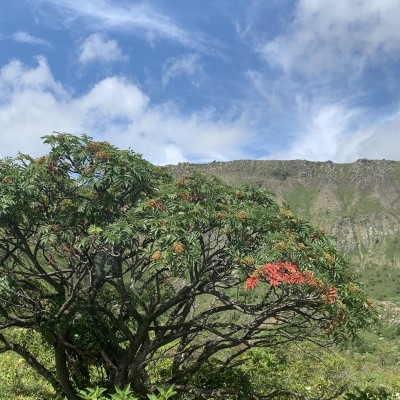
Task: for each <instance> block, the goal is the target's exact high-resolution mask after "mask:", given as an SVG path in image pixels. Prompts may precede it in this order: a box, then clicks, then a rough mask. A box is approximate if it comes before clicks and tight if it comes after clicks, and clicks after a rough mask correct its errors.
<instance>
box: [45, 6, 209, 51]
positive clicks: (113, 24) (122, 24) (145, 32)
mask: <svg viewBox="0 0 400 400" xmlns="http://www.w3.org/2000/svg"><path fill="white" fill-rule="evenodd" d="M39 1H41V2H42V3H45V4H47V5H48V6H49V7H51V8H52V9H53V11H55V12H57V13H58V14H59V15H61V17H62V18H63V23H64V24H68V23H70V22H72V21H74V20H77V19H83V20H85V21H86V23H87V24H88V26H90V27H91V28H92V29H94V30H100V29H105V30H123V31H133V32H136V33H137V34H139V35H142V36H144V37H145V38H146V39H148V40H149V41H154V40H155V39H158V38H163V39H169V40H173V41H176V42H179V43H181V44H183V45H185V46H188V47H193V48H201V47H203V40H204V39H203V37H202V36H201V35H200V34H196V33H193V32H191V31H188V30H187V29H185V28H184V27H182V26H181V25H180V24H179V23H178V22H177V21H175V20H174V19H173V18H171V17H169V16H167V15H165V14H163V13H162V12H161V11H159V10H158V9H157V8H156V7H155V6H154V5H152V4H151V3H149V2H135V3H132V2H118V3H116V2H113V3H111V2H110V1H108V0H86V1H80V0H39Z"/></svg>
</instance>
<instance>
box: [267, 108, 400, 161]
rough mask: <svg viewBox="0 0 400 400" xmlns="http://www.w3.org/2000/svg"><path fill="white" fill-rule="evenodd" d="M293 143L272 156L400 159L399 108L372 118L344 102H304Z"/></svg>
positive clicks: (337, 159) (344, 159)
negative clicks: (399, 144)
mask: <svg viewBox="0 0 400 400" xmlns="http://www.w3.org/2000/svg"><path fill="white" fill-rule="evenodd" d="M299 109H301V114H300V113H299V114H300V115H299V116H298V118H297V121H296V122H297V123H298V127H297V128H298V130H297V131H296V133H295V136H296V137H295V139H294V140H293V142H292V144H291V146H290V147H289V148H286V149H284V150H280V151H277V152H275V153H274V154H271V155H270V156H269V157H268V158H270V159H286V160H291V159H306V160H311V161H326V160H332V161H334V162H353V161H355V160H357V159H359V158H370V159H384V158H385V159H389V160H399V159H400V146H397V143H398V142H399V139H400V111H396V112H394V113H392V114H391V115H387V116H382V117H380V118H376V119H375V120H374V121H371V120H370V119H368V117H367V116H366V111H365V110H362V109H360V108H352V107H350V106H349V105H348V104H345V103H331V104H312V103H311V104H304V105H302V106H300V107H299Z"/></svg>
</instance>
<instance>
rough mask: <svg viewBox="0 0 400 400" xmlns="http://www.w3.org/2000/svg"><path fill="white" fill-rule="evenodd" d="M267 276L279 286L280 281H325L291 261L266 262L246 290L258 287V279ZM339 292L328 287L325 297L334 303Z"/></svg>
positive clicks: (313, 283)
mask: <svg viewBox="0 0 400 400" xmlns="http://www.w3.org/2000/svg"><path fill="white" fill-rule="evenodd" d="M260 278H266V279H268V281H269V284H270V285H271V286H277V285H278V284H279V283H284V284H289V285H293V284H298V285H300V284H308V285H311V286H317V287H321V286H323V283H322V282H321V281H319V280H316V279H315V278H314V272H313V271H305V272H301V271H299V269H298V268H297V266H296V265H294V264H292V263H290V262H285V263H282V262H275V263H266V264H265V265H263V266H262V267H260V268H257V269H256V270H255V271H254V272H253V273H252V274H251V275H250V276H249V277H248V278H247V279H246V284H245V286H244V290H246V291H247V290H252V289H255V288H256V287H257V284H258V280H259V279H260ZM336 296H337V292H336V290H335V289H334V288H333V287H327V288H325V290H324V299H325V300H326V302H328V303H334V302H335V298H336Z"/></svg>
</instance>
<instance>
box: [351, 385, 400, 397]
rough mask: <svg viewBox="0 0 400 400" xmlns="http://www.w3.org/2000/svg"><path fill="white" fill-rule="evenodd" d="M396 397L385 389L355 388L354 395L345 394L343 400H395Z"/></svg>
mask: <svg viewBox="0 0 400 400" xmlns="http://www.w3.org/2000/svg"><path fill="white" fill-rule="evenodd" d="M397 398H398V396H396V395H395V394H392V393H389V392H388V391H387V390H386V389H385V388H383V387H378V388H371V387H369V388H365V389H360V388H355V392H354V393H347V394H346V396H345V400H395V399H397Z"/></svg>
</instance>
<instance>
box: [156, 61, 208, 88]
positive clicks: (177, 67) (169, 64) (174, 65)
mask: <svg viewBox="0 0 400 400" xmlns="http://www.w3.org/2000/svg"><path fill="white" fill-rule="evenodd" d="M179 75H186V76H187V77H188V78H189V79H190V80H191V82H192V83H193V84H194V85H195V86H198V85H199V81H200V80H201V78H202V75H203V68H202V65H201V61H200V55H199V54H196V53H190V54H184V55H182V56H178V57H171V58H169V59H167V60H166V61H165V63H164V67H163V75H162V84H163V86H167V85H168V83H169V81H170V80H171V79H173V78H176V77H177V76H179Z"/></svg>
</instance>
